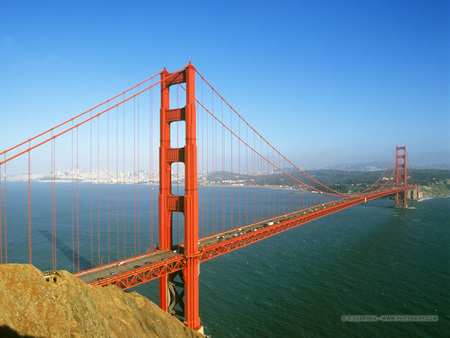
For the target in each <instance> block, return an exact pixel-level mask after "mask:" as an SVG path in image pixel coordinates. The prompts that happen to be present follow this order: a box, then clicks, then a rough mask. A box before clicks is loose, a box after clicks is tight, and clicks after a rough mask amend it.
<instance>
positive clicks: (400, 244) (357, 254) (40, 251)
mask: <svg viewBox="0 0 450 338" xmlns="http://www.w3.org/2000/svg"><path fill="white" fill-rule="evenodd" d="M49 186H50V185H49V184H47V183H41V184H38V183H33V184H32V197H33V198H32V208H31V209H32V210H31V212H32V216H33V223H32V238H33V264H35V265H36V266H37V267H38V268H40V269H49V268H51V262H52V261H51V249H49V248H51V223H49V222H48V219H51V217H50V218H49V215H50V213H51V209H50V208H49V207H48V205H49V203H48V201H50V200H51V194H50V190H49V189H48V187H49ZM7 187H8V191H7V192H8V194H7V200H6V202H7V206H8V209H7V211H8V218H7V220H8V224H7V226H8V255H9V257H8V258H9V262H20V263H26V262H28V249H27V245H28V217H27V201H26V200H24V198H23V195H20V194H19V192H21V193H23V191H26V189H27V185H26V183H25V182H8V184H7ZM44 188H45V189H44ZM122 188H123V187H122V186H120V189H119V205H120V208H119V219H120V220H121V221H120V222H121V223H120V224H119V242H120V243H121V244H120V248H119V255H120V256H122V255H123V254H124V253H126V254H127V255H130V253H132V252H133V253H134V252H138V251H140V252H141V253H143V252H145V250H146V246H147V245H152V244H151V243H150V242H151V240H153V241H154V243H153V245H154V244H156V238H157V233H156V229H155V228H156V226H154V227H153V228H151V227H150V226H149V223H152V222H149V221H145V222H144V221H142V222H141V223H139V224H137V223H136V222H135V221H134V219H135V216H136V215H137V212H139V214H140V216H141V219H142V220H144V219H147V220H150V218H151V217H150V215H153V223H154V224H157V215H156V212H157V198H156V196H157V187H155V188H154V190H153V191H151V190H149V189H151V187H149V186H146V187H145V186H143V187H141V189H142V190H141V192H140V193H142V196H141V197H140V208H139V211H137V210H136V208H135V207H134V206H133V203H132V202H133V197H134V196H136V190H135V187H133V186H125V190H123V189H122ZM55 189H56V190H57V193H56V195H57V201H56V206H57V207H56V209H57V211H58V213H57V215H56V219H57V239H58V240H57V250H58V269H67V270H69V271H72V269H73V264H72V258H73V256H74V255H75V257H76V256H77V254H76V253H75V254H74V252H73V251H72V224H73V221H72V219H74V220H75V222H74V225H75V243H76V219H77V216H76V212H75V216H72V185H71V184H69V183H58V184H56V188H55ZM79 189H80V191H79V193H80V194H79V195H80V197H79V205H80V212H79V216H78V217H79V233H80V234H79V238H80V248H81V250H80V251H81V253H82V254H81V255H80V268H81V269H84V268H89V267H90V266H91V264H92V262H94V264H96V261H97V260H98V259H99V257H100V256H102V257H107V255H108V253H107V251H105V250H106V249H105V248H106V247H107V241H105V237H106V236H105V233H106V227H105V224H106V222H107V219H106V216H105V214H104V212H100V213H99V214H96V213H95V211H94V213H93V214H92V215H91V214H90V212H86V210H88V209H90V207H89V205H90V204H91V203H92V204H93V205H94V206H96V205H97V204H98V205H99V209H100V210H103V211H104V210H105V209H106V208H107V206H106V205H107V199H106V197H105V196H107V192H106V191H107V190H106V189H110V190H111V191H110V195H111V196H116V190H115V189H116V187H115V186H111V187H108V188H107V187H105V186H101V187H99V190H97V186H96V185H93V186H92V187H91V186H90V185H89V184H84V185H80V187H79ZM91 189H92V192H93V199H92V202H91V197H90V190H91ZM97 194H98V195H97ZM124 195H125V196H126V198H125V203H123V200H122V198H123V196H124ZM96 196H99V199H98V201H97V197H96ZM200 198H202V197H201V196H200ZM237 200H238V199H237V197H234V203H236V201H237ZM3 202H4V200H3ZM41 202H45V203H41ZM115 204H116V201H115V200H114V199H113V198H111V199H110V208H111V209H114V207H115ZM392 205H393V201H391V200H389V199H378V200H375V201H371V202H369V203H366V204H363V205H359V206H355V207H352V208H350V209H347V210H344V211H341V212H339V213H336V214H333V215H330V216H327V217H325V218H322V219H319V220H316V221H313V222H310V223H307V224H305V225H303V226H300V227H297V228H295V229H292V230H289V231H287V232H284V233H281V234H279V235H277V236H275V237H272V238H268V239H265V240H263V241H260V242H257V243H255V244H252V245H250V246H248V247H244V248H242V249H239V250H237V251H235V252H231V253H228V254H226V255H224V256H220V257H217V258H215V259H213V260H211V261H207V262H204V263H202V264H201V267H200V317H201V320H202V324H203V325H204V328H205V332H206V334H208V335H211V336H213V337H302V336H305V337H317V336H361V337H363V336H364V337H366V336H379V337H385V336H419V337H429V336H442V337H444V336H447V335H448V333H449V332H450V325H449V320H450V317H449V315H450V304H449V299H450V291H449V290H450V268H449V264H448V262H449V261H450V252H449V249H448V243H450V230H449V213H450V199H429V200H424V201H421V202H411V203H410V205H411V206H413V207H415V209H409V210H403V209H395V208H392ZM75 206H76V201H75ZM227 207H228V206H225V208H227ZM150 208H152V209H153V211H152V212H150ZM75 210H76V207H75ZM94 210H95V208H94ZM258 212H259V211H258ZM115 213H116V211H113V212H112V214H111V216H110V218H111V219H110V223H111V224H110V241H111V244H113V243H114V242H115V241H116V238H117V229H116V227H117V225H116V218H115ZM2 217H4V214H3V216H2ZM233 217H236V213H235V215H234V216H233ZM242 217H243V218H244V217H245V216H244V215H242ZM91 218H92V224H93V230H92V232H93V237H92V238H93V239H92V241H93V245H94V247H95V244H96V243H97V241H98V238H97V237H96V236H97V235H96V234H97V232H98V231H100V238H101V245H102V246H101V247H102V249H101V252H95V250H94V252H93V253H92V254H91V253H90V245H91V239H90V238H91V236H90V232H91V229H90V224H91ZM40 219H41V220H42V222H40V221H39V220H40ZM97 220H100V221H99V223H100V224H101V228H100V230H98V229H97V228H96V226H97ZM215 221H216V222H218V223H220V219H218V218H216V219H215ZM122 222H125V223H126V224H127V228H126V236H125V240H124V238H123V228H122V226H123V224H122ZM136 226H139V227H141V240H140V241H141V242H142V243H139V242H138V239H136V238H135V236H134V234H133V228H135V227H136ZM3 227H4V224H3ZM3 231H4V229H3ZM181 236H182V234H181ZM3 241H4V237H3ZM123 243H125V248H126V249H125V250H124V245H123ZM111 246H112V245H111ZM124 251H125V252H124ZM3 254H4V253H3ZM116 255H117V252H115V251H112V253H111V256H113V257H111V258H110V259H111V260H112V261H113V260H114V257H115V256H116ZM3 259H4V255H3ZM106 259H107V258H104V260H106ZM130 291H137V292H139V293H141V294H143V295H144V296H147V297H148V298H150V299H151V300H152V301H154V302H155V303H158V300H157V297H158V283H157V281H152V282H150V283H147V284H144V285H141V286H137V287H135V288H133V289H131V290H130ZM346 315H374V316H383V315H432V316H438V318H439V320H438V321H437V322H383V321H377V322H344V321H342V319H341V318H342V316H346Z"/></svg>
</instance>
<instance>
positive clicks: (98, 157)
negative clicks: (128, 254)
mask: <svg viewBox="0 0 450 338" xmlns="http://www.w3.org/2000/svg"><path fill="white" fill-rule="evenodd" d="M97 255H98V262H97V265H99V266H100V264H101V258H100V117H98V118H97Z"/></svg>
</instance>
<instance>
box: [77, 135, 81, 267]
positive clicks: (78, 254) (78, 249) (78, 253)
mask: <svg viewBox="0 0 450 338" xmlns="http://www.w3.org/2000/svg"><path fill="white" fill-rule="evenodd" d="M79 147H80V144H79V142H78V127H77V263H78V271H80V203H79V190H78V172H79V170H78V169H79V163H78V149H79Z"/></svg>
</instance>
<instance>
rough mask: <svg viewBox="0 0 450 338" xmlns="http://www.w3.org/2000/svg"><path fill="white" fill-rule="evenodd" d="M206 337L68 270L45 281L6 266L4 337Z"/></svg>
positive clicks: (1, 289) (2, 280)
mask: <svg viewBox="0 0 450 338" xmlns="http://www.w3.org/2000/svg"><path fill="white" fill-rule="evenodd" d="M15 333H17V334H19V335H28V336H35V337H203V335H201V334H200V333H198V332H195V331H192V330H190V329H189V328H187V327H186V326H184V325H183V324H182V323H181V322H180V321H179V320H178V319H176V318H175V317H172V316H170V315H169V314H167V313H165V312H163V311H162V310H161V309H160V308H159V307H158V306H156V305H155V304H153V303H152V302H151V301H149V300H148V299H147V298H145V297H143V296H142V295H140V294H138V293H137V292H131V293H125V292H123V291H122V290H120V289H119V288H117V287H116V286H113V285H110V286H107V287H100V286H95V287H92V286H90V285H87V284H85V283H84V282H82V281H80V280H79V279H77V278H76V277H74V276H72V274H70V273H69V272H67V271H58V274H57V275H55V276H54V277H51V278H49V281H47V280H46V279H44V275H43V273H42V272H41V271H39V270H38V269H36V268H35V267H33V266H32V265H27V264H5V265H0V336H3V335H5V334H15Z"/></svg>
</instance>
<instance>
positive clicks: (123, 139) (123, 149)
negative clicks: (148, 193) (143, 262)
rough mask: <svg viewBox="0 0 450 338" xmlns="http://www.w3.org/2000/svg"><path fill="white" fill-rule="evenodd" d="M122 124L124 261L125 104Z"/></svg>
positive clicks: (125, 254)
mask: <svg viewBox="0 0 450 338" xmlns="http://www.w3.org/2000/svg"><path fill="white" fill-rule="evenodd" d="M122 115H123V118H122V123H123V126H122V128H123V136H122V141H123V146H122V152H123V154H122V161H123V176H122V181H123V183H122V194H123V196H122V206H123V258H124V259H125V258H126V257H127V253H126V242H125V241H126V238H125V103H124V104H123V111H122Z"/></svg>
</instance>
